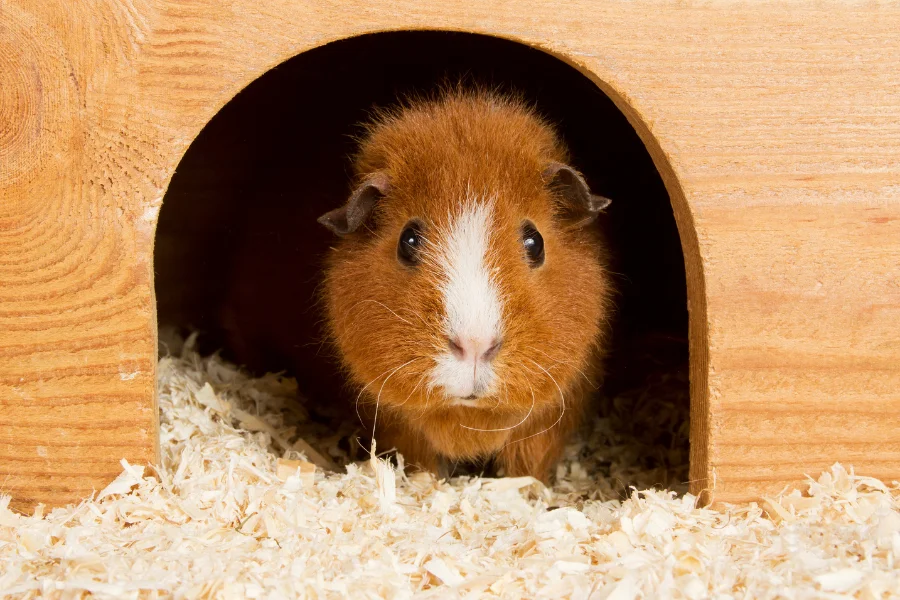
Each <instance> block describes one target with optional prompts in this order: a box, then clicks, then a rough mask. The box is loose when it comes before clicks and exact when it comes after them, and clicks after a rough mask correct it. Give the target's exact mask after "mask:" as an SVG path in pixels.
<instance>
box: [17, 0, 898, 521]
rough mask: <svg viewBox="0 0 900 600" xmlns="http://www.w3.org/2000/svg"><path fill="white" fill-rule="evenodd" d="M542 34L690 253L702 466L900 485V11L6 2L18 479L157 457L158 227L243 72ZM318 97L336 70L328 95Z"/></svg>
mask: <svg viewBox="0 0 900 600" xmlns="http://www.w3.org/2000/svg"><path fill="white" fill-rule="evenodd" d="M435 28H437V29H449V30H461V31H470V32H476V33H484V34H489V35H496V36H501V37H506V38H509V39H513V40H517V41H521V42H523V43H526V44H529V45H534V46H537V47H540V48H542V49H544V50H546V51H547V52H550V53H552V54H554V55H556V56H558V57H560V58H561V59H562V60H565V61H566V62H568V63H570V64H572V65H573V66H575V67H577V68H578V69H579V70H581V71H582V72H583V73H585V74H586V75H587V76H589V77H590V78H591V79H593V80H594V81H595V82H596V83H597V85H598V86H600V87H601V88H602V89H603V90H604V91H605V92H606V93H608V94H609V95H610V96H611V97H612V98H613V100H614V101H615V102H616V103H617V104H618V106H619V108H620V109H622V110H623V112H625V114H626V115H627V116H628V117H629V119H630V120H631V122H632V125H634V127H635V128H636V129H637V130H638V133H639V134H640V135H641V137H642V139H643V140H644V141H645V143H646V144H647V146H648V149H649V150H650V152H651V155H652V156H653V158H654V161H655V163H656V165H657V168H658V169H659V171H660V173H661V174H662V176H663V179H664V180H665V181H666V184H667V188H668V191H669V195H670V197H671V200H672V204H673V208H674V211H675V216H676V220H677V222H678V227H679V231H680V233H681V238H682V244H683V249H684V253H685V267H686V271H687V282H688V295H689V309H690V311H691V359H692V386H693V388H692V427H693V431H692V441H693V443H692V479H693V480H694V483H693V485H694V489H695V490H696V491H701V490H705V491H707V492H709V493H710V494H711V497H712V498H713V499H716V500H743V499H748V498H752V497H755V496H758V495H759V494H762V493H768V492H773V491H778V490H779V489H780V488H781V487H782V486H784V485H786V484H790V483H797V482H799V481H801V480H802V479H803V476H804V474H815V473H817V472H819V471H821V470H822V469H824V468H826V467H827V466H828V465H830V464H831V463H832V462H834V461H838V460H840V461H843V462H845V463H847V464H852V465H854V466H855V467H856V469H857V472H861V473H866V474H870V475H875V476H878V477H882V478H887V479H891V478H900V334H898V325H897V324H898V323H900V36H898V35H897V31H900V6H898V5H897V4H895V3H887V4H884V5H878V4H862V3H846V4H841V5H837V4H834V5H828V6H825V5H822V4H821V3H812V2H810V3H790V4H775V3H756V2H745V3H741V2H731V1H728V2H726V1H724V0H719V1H715V0H714V1H713V2H704V3H700V2H682V3H678V4H669V3H654V2H649V1H647V0H637V1H630V2H625V1H615V0H614V1H611V2H603V3H598V2H592V1H588V0H582V1H573V2H568V3H565V4H559V3H554V4H551V3H535V2H524V1H520V0H508V1H496V2H480V3H476V2H471V3H462V2H445V1H440V0H437V1H434V2H429V3H421V2H415V1H412V0H402V1H393V2H381V3H379V2H372V1H361V0H360V1H358V0H347V1H343V2H332V3H298V2H292V1H291V2H289V1H284V2H268V3H265V4H264V5H263V4H260V3H257V2H252V1H251V0H235V1H234V2H230V3H227V4H223V3H220V2H214V1H211V0H210V1H208V2H203V1H198V2H190V3H178V2H169V1H163V0H158V1H153V0H146V1H140V0H139V1H137V2H133V3H113V2H106V3H104V2H96V3H89V2H62V1H59V2H57V1H47V0H18V1H15V2H7V3H4V4H3V5H2V6H0V487H2V490H3V491H4V492H8V493H12V494H13V496H14V497H15V498H16V505H17V506H20V507H25V506H27V505H29V504H31V503H34V502H37V501H46V502H52V503H60V502H66V501H73V500H77V499H78V498H81V497H83V496H85V495H87V494H89V493H90V492H91V490H92V489H100V488H101V487H102V486H103V485H104V484H105V482H106V481H107V480H109V479H110V478H112V477H113V476H114V475H115V474H116V473H118V471H119V467H118V459H119V457H122V456H124V457H126V458H128V459H129V460H131V461H135V462H143V461H148V460H153V459H154V458H155V456H156V454H157V436H156V427H157V415H156V407H155V404H154V398H153V391H154V376H155V372H154V371H155V362H156V358H155V355H156V343H155V342H156V340H155V337H156V330H155V327H156V317H155V312H154V311H155V308H154V307H155V304H154V297H153V267H152V257H153V239H154V228H155V225H156V220H157V216H158V211H159V208H160V204H161V201H162V198H163V195H164V193H165V190H166V187H167V185H168V182H169V180H170V179H171V177H172V175H173V172H174V170H175V167H176V166H177V165H178V163H179V160H180V158H181V156H182V154H183V153H184V152H185V150H186V148H187V147H188V145H189V144H190V143H191V141H192V140H193V139H194V138H195V137H196V136H197V135H198V133H199V132H200V130H201V129H202V128H203V126H204V125H205V124H206V123H207V122H208V121H209V120H210V119H211V118H212V117H213V115H215V114H216V112H217V111H218V110H219V109H220V108H221V107H222V106H223V105H224V104H225V103H226V102H227V101H228V100H229V99H231V98H232V97H233V96H234V95H235V94H236V93H237V92H238V91H239V90H240V89H242V88H243V87H244V86H246V85H247V84H249V83H250V82H251V81H253V80H254V79H256V78H257V77H259V76H260V75H261V74H263V73H265V72H266V71H267V70H269V69H271V68H272V67H274V66H275V65H277V64H279V63H281V62H283V61H284V60H286V59H288V58H290V57H292V56H294V55H297V54H299V53H301V52H303V51H305V50H308V49H310V48H314V47H317V46H320V45H322V44H325V43H327V42H330V41H334V40H337V39H342V38H346V37H350V36H354V35H359V34H363V33H370V32H376V31H383V30H395V29H435ZM311 93H314V90H311Z"/></svg>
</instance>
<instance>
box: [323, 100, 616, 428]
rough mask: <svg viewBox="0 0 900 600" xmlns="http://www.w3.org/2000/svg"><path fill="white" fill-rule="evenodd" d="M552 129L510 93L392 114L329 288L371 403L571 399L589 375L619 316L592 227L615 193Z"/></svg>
mask: <svg viewBox="0 0 900 600" xmlns="http://www.w3.org/2000/svg"><path fill="white" fill-rule="evenodd" d="M566 163H567V156H566V151H565V149H564V148H563V147H562V145H561V143H560V142H559V141H558V139H557V137H556V135H555V134H554V132H553V130H552V128H550V127H549V126H548V125H547V124H546V123H544V122H543V121H542V120H541V119H540V118H538V117H537V116H535V115H534V114H533V112H532V111H530V110H529V109H527V108H525V107H524V106H522V105H521V104H519V103H517V102H515V101H512V100H509V99H507V98H503V97H497V96H493V95H486V94H478V95H464V94H457V95H451V96H448V97H445V98H443V99H441V100H438V101H433V102H426V103H419V104H413V105H411V106H408V107H406V108H403V109H401V110H398V111H397V112H395V113H391V114H386V115H382V116H381V117H380V118H379V119H378V121H377V122H376V123H375V124H373V125H372V126H370V129H369V133H368V136H367V137H366V138H365V140H364V141H363V142H362V145H361V150H360V153H359V155H358V157H357V161H356V169H357V174H358V178H357V185H356V187H355V189H354V190H353V191H352V192H351V194H350V196H349V199H348V200H347V201H346V203H345V204H344V205H343V206H341V207H339V208H336V209H334V210H332V211H330V212H328V213H326V214H325V215H323V216H322V217H321V218H320V219H319V221H320V222H321V223H322V224H324V225H325V226H327V227H328V228H330V229H331V230H332V231H334V232H335V233H336V234H337V235H338V236H339V239H338V240H337V241H336V243H335V245H334V247H333V248H332V251H331V253H330V256H329V260H328V264H327V269H326V277H325V285H324V294H325V305H326V307H327V320H328V324H329V328H330V332H331V335H332V336H333V340H334V342H335V344H336V345H337V348H338V349H339V352H340V355H341V357H342V360H343V363H344V366H345V367H346V369H347V370H348V371H349V374H350V376H351V378H352V380H353V381H354V382H355V383H357V384H358V385H359V388H360V390H361V391H360V394H361V398H362V399H363V400H366V401H377V402H378V405H379V407H380V408H381V409H382V410H388V411H390V410H392V409H393V410H395V411H410V412H411V413H412V414H415V413H419V414H425V413H427V412H428V411H432V410H433V411H440V410H444V411H446V410H448V409H453V408H465V409H466V410H483V411H491V414H492V415H497V422H498V423H502V422H505V421H506V420H509V419H515V418H517V415H518V416H521V415H522V414H523V413H524V412H526V411H541V410H550V409H552V408H553V407H559V406H560V403H561V402H562V403H564V402H565V395H566V394H567V392H568V391H569V390H570V389H571V388H572V386H573V385H574V384H575V383H576V382H577V380H578V378H581V377H587V378H591V377H593V375H592V373H593V372H594V368H593V367H594V359H595V357H596V355H597V352H596V350H597V347H598V343H599V342H600V340H601V337H602V334H603V331H604V323H605V317H606V311H607V298H608V295H609V294H608V291H609V286H608V282H607V279H606V274H605V270H604V258H605V253H604V248H603V245H602V242H601V239H600V237H599V235H598V232H597V231H596V228H595V227H591V226H590V224H591V223H592V222H593V220H594V218H595V217H596V216H597V214H598V213H599V212H600V211H602V210H603V209H604V208H605V207H606V206H607V204H608V203H609V201H608V200H606V199H605V198H601V197H599V196H595V195H592V194H591V193H590V191H589V190H588V186H587V184H586V183H585V180H584V178H583V177H582V176H581V175H580V174H579V173H578V172H577V171H575V170H574V169H573V168H572V167H570V166H568V165H567V164H566Z"/></svg>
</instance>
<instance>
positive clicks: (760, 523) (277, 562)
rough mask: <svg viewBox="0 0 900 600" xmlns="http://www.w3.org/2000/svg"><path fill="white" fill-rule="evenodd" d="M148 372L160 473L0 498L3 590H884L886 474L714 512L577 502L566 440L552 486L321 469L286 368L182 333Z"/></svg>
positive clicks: (898, 527) (512, 593)
mask: <svg viewBox="0 0 900 600" xmlns="http://www.w3.org/2000/svg"><path fill="white" fill-rule="evenodd" d="M159 385H160V410H161V420H162V440H161V443H162V449H163V453H162V466H161V467H160V469H159V471H158V472H153V473H151V472H150V469H149V468H144V467H141V466H138V465H129V464H127V463H123V472H122V474H121V475H120V476H119V478H118V479H116V481H115V482H113V483H112V484H111V485H110V486H109V487H107V488H106V489H104V490H103V491H101V492H100V493H98V494H97V495H96V497H95V498H94V499H92V500H90V501H88V502H85V503H83V504H81V505H79V506H71V507H67V508H63V509H56V510H53V511H50V512H49V513H46V514H45V511H43V510H42V509H40V508H39V509H38V510H37V511H36V512H35V514H34V515H33V516H29V517H25V516H20V515H18V514H15V513H14V512H12V511H10V510H9V509H8V505H9V499H8V498H2V499H0V565H2V567H0V597H11V598H20V597H21V598H33V597H46V598H81V597H96V598H130V597H133V598H142V597H147V598H155V597H178V598H182V597H184V598H195V597H213V598H219V597H221V598H292V597H311V598H344V597H352V598H409V597H423V598H428V597H434V598H450V597H470V598H482V597H499V598H520V597H529V598H532V597H533V598H544V597H552V598H569V597H571V598H611V599H617V600H621V599H627V598H638V597H645V598H654V597H673V598H679V597H686V598H703V597H710V596H714V597H721V598H775V597H788V598H813V597H815V598H822V597H829V598H843V597H851V596H857V597H863V598H882V597H886V596H889V595H900V570H895V568H894V567H895V565H894V561H895V557H898V556H900V487H898V485H897V484H896V483H895V484H893V485H892V486H890V487H889V486H886V485H884V484H883V483H881V482H879V481H877V480H874V479H871V478H865V477H857V476H854V475H853V474H852V472H848V471H847V470H845V469H844V468H842V467H841V466H839V465H836V466H835V467H833V468H832V469H831V471H829V472H827V473H824V474H823V475H821V476H820V477H819V478H818V480H817V481H811V482H810V486H809V493H808V495H803V496H801V495H800V494H797V493H794V494H791V495H786V496H781V497H778V498H772V499H766V500H765V502H764V503H763V505H762V506H760V505H757V504H751V505H749V506H743V507H735V508H731V509H729V510H726V511H722V512H718V511H712V510H706V509H698V508H696V507H695V499H694V498H693V497H691V496H690V495H683V496H678V495H677V494H676V493H675V492H669V491H658V490H646V491H640V492H634V493H632V494H631V496H630V497H628V498H627V499H624V500H622V501H620V500H615V499H613V500H599V499H591V498H590V497H588V498H587V499H585V495H584V494H583V493H582V492H584V490H586V489H589V488H590V486H589V485H588V484H589V482H586V481H585V480H587V479H589V476H588V475H585V473H587V471H586V467H584V466H579V465H580V463H578V462H577V458H578V456H581V455H582V454H583V453H580V452H579V451H578V450H577V449H572V452H570V453H569V456H568V458H567V460H566V462H565V463H564V464H563V465H562V466H561V467H560V470H559V475H560V476H561V480H560V481H559V482H558V483H557V485H556V486H555V488H554V489H553V490H547V489H545V488H543V486H541V485H540V484H539V483H537V482H536V481H534V480H532V479H529V478H509V479H482V478H477V477H460V478H456V479H453V480H451V481H450V482H438V481H435V480H434V479H433V478H432V477H431V476H429V475H426V474H421V473H420V474H413V475H410V476H408V477H407V476H405V475H404V474H403V473H402V472H399V471H396V470H395V469H394V468H392V467H391V466H389V464H388V463H386V462H384V461H381V460H371V461H365V462H362V463H350V464H348V465H347V466H346V467H344V468H343V469H342V472H326V471H325V470H324V469H322V468H316V467H315V466H313V464H312V463H313V461H315V462H319V463H325V464H327V463H329V462H330V461H332V460H333V459H335V458H336V457H335V456H329V455H328V453H327V452H320V451H317V450H316V449H315V448H319V449H320V450H321V449H323V448H326V447H328V446H329V443H328V441H327V440H325V441H323V440H309V441H308V442H309V443H307V442H303V443H301V444H299V445H298V443H297V441H291V440H292V439H293V438H294V437H296V433H297V431H298V428H297V426H295V425H290V426H288V425H286V424H285V411H288V412H289V411H290V410H292V409H291V408H290V407H291V406H292V405H294V404H296V400H295V393H296V392H295V386H294V384H293V382H291V381H290V380H287V379H283V378H280V377H277V376H266V377H263V378H260V379H251V378H249V377H247V376H246V375H245V374H243V373H241V372H240V371H238V370H237V369H235V368H234V367H233V366H231V365H229V364H227V363H225V362H224V361H222V360H220V359H219V358H217V357H209V358H201V357H200V356H199V355H197V354H196V352H194V351H193V349H192V347H191V346H190V345H187V346H186V347H185V348H184V349H182V350H181V353H180V356H178V357H166V358H163V359H162V360H161V361H160V365H159ZM300 412H301V413H302V410H301V411H300ZM295 416H296V415H295ZM300 416H301V417H302V414H301V415H300ZM607 427H608V423H607V424H606V425H603V424H602V423H601V425H599V426H598V427H597V428H595V433H596V432H597V431H599V432H600V434H602V435H601V437H603V436H606V437H609V433H608V432H607V431H606V429H605V428H607ZM595 437H596V436H595ZM298 448H299V449H300V450H299V451H298ZM306 448H308V452H304V451H302V450H304V449H306ZM273 452H277V454H274V453H273ZM311 454H312V455H314V456H311ZM335 454H337V452H335ZM610 464H612V463H610V462H609V461H607V463H606V466H607V468H608V467H609V465H610ZM623 468H625V467H623ZM655 476H656V475H654V477H655ZM594 489H608V490H615V489H617V484H611V483H609V482H606V481H596V480H595V485H594ZM588 495H589V494H588ZM898 566H900V565H898Z"/></svg>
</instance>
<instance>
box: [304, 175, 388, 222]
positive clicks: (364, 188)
mask: <svg viewBox="0 0 900 600" xmlns="http://www.w3.org/2000/svg"><path fill="white" fill-rule="evenodd" d="M390 188H391V184H390V180H389V179H388V176H387V175H385V174H384V173H372V174H371V175H369V176H368V177H366V178H365V179H364V180H363V182H362V183H361V184H360V185H359V186H358V187H357V188H356V189H355V190H353V193H352V194H350V198H349V199H348V200H347V202H346V203H345V204H344V205H343V206H342V207H340V208H336V209H334V210H331V211H328V212H327V213H325V214H324V215H322V216H321V217H319V219H318V221H319V223H321V224H322V225H324V226H325V227H327V228H328V229H330V230H331V231H333V232H334V233H336V234H337V235H341V236H344V235H347V234H349V233H353V232H354V231H356V230H357V229H358V228H359V226H360V225H362V224H363V223H364V222H365V221H366V219H367V218H368V216H369V214H370V213H371V212H372V209H373V208H375V203H376V202H378V200H379V199H380V198H381V197H382V196H385V195H387V193H388V192H389V191H390Z"/></svg>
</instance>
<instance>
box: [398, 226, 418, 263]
mask: <svg viewBox="0 0 900 600" xmlns="http://www.w3.org/2000/svg"><path fill="white" fill-rule="evenodd" d="M421 252H422V226H421V224H420V223H419V222H417V221H410V222H409V223H407V224H406V227H405V228H404V229H403V233H401V234H400V243H399V244H398V245H397V260H399V261H400V262H401V263H402V264H404V265H406V266H407V267H414V266H416V265H417V264H419V260H420V258H421V257H420V254H421Z"/></svg>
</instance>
